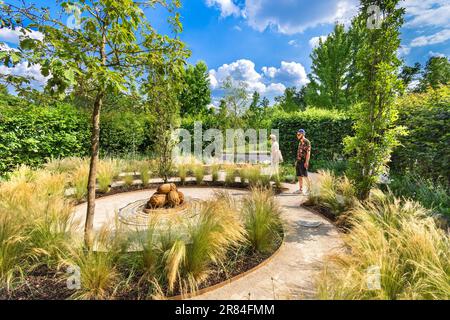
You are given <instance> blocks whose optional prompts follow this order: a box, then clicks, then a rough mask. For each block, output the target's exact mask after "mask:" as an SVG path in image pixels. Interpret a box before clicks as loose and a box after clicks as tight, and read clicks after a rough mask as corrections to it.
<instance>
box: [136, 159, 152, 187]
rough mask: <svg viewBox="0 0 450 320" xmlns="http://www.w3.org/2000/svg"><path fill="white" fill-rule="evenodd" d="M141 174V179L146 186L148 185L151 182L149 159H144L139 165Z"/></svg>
mask: <svg viewBox="0 0 450 320" xmlns="http://www.w3.org/2000/svg"><path fill="white" fill-rule="evenodd" d="M139 174H140V176H141V181H142V184H143V185H144V186H147V185H148V184H149V182H150V176H151V168H150V163H149V162H147V161H142V162H141V164H140V165H139Z"/></svg>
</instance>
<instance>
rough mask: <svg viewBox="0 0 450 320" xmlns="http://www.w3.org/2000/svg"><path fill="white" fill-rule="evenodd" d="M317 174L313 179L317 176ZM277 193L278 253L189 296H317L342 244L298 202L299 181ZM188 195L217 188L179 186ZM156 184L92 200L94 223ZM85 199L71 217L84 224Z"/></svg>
mask: <svg viewBox="0 0 450 320" xmlns="http://www.w3.org/2000/svg"><path fill="white" fill-rule="evenodd" d="M315 178H316V176H315V175H312V180H313V181H315V180H316V179H315ZM285 186H286V187H288V188H289V191H286V192H284V193H282V194H280V195H278V196H277V199H278V201H279V203H280V205H281V206H282V208H283V220H284V222H285V232H286V238H285V242H284V244H283V245H282V247H281V249H280V251H279V252H278V254H277V255H276V256H275V257H274V258H273V259H272V260H271V261H270V262H269V263H267V264H266V265H265V266H263V267H261V268H259V269H258V270H256V271H254V272H252V273H250V274H249V275H247V276H245V277H243V278H240V279H239V280H236V281H235V282H233V283H231V284H228V285H225V286H223V287H221V288H219V289H216V290H214V291H212V292H209V293H206V294H203V295H200V296H198V297H194V298H193V299H212V300H217V299H221V300H240V299H256V300H257V299H267V300H272V299H311V298H314V296H315V285H314V280H315V276H316V275H317V274H318V272H319V270H320V268H321V265H322V263H323V260H324V257H325V256H326V255H327V254H330V253H331V252H333V250H336V249H339V248H341V247H342V240H341V236H340V234H339V232H338V231H337V229H336V228H335V227H334V226H333V225H332V224H331V223H330V222H328V221H327V220H326V219H324V218H323V217H322V216H320V215H317V214H314V213H312V212H310V211H308V210H306V209H304V208H302V207H300V204H301V203H302V202H303V201H304V200H306V197H305V196H300V195H294V194H293V192H294V191H295V190H297V189H298V186H297V185H291V184H285ZM180 190H181V191H182V192H184V193H185V194H186V196H188V197H192V198H199V199H204V200H206V199H209V198H212V197H213V196H214V191H215V190H220V188H195V187H193V188H180ZM154 191H155V190H145V191H136V192H128V193H122V194H117V195H113V196H108V197H104V198H101V199H98V200H97V201H96V212H95V219H94V229H96V230H99V229H100V228H101V227H102V226H103V225H104V224H105V223H111V222H113V221H114V218H115V214H116V213H117V212H118V210H119V209H121V208H122V207H124V206H126V205H127V204H129V203H131V202H134V201H137V200H142V199H148V198H149V197H150V196H151V194H153V192H154ZM230 192H231V193H232V194H233V195H234V196H242V195H245V194H246V192H247V191H245V190H230ZM85 212H86V204H83V205H80V206H77V207H76V209H75V215H74V217H75V218H76V219H77V220H78V221H79V228H80V232H81V230H82V227H83V224H82V222H83V221H84V217H85ZM308 222H321V225H320V226H319V227H317V228H311V227H307V226H305V225H308Z"/></svg>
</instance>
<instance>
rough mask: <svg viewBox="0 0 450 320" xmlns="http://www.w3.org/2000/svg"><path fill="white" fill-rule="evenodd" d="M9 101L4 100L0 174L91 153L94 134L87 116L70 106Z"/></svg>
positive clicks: (0, 106)
mask: <svg viewBox="0 0 450 320" xmlns="http://www.w3.org/2000/svg"><path fill="white" fill-rule="evenodd" d="M5 101H6V99H3V100H2V99H1V97H0V172H5V171H9V170H12V169H14V168H15V167H16V166H17V165H20V164H27V165H31V166H36V165H39V164H42V163H43V162H45V161H46V160H48V159H50V158H52V157H53V158H58V157H69V156H85V155H86V154H87V150H88V146H89V137H90V133H89V128H88V125H87V123H88V122H87V119H88V117H87V116H86V115H85V114H84V113H82V112H80V111H78V110H76V109H75V108H74V107H72V106H70V105H67V104H60V105H57V106H54V107H37V106H33V105H24V104H22V103H10V102H11V101H6V102H7V103H5ZM15 102H17V100H16V101H15Z"/></svg>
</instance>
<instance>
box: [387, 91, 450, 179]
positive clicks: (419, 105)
mask: <svg viewBox="0 0 450 320" xmlns="http://www.w3.org/2000/svg"><path fill="white" fill-rule="evenodd" d="M398 104H399V111H400V114H399V116H400V118H399V123H400V124H402V125H404V126H405V127H406V128H407V130H408V135H407V136H405V137H402V138H401V139H400V143H401V145H400V146H399V147H397V148H396V149H395V150H394V153H393V155H392V161H391V165H390V166H391V172H407V171H410V172H414V173H416V174H419V175H420V176H423V177H425V178H432V179H433V180H438V179H440V178H443V179H446V180H447V181H445V184H448V185H449V184H450V176H449V174H448V173H449V171H450V168H449V163H450V132H449V130H448V123H449V120H450V109H449V108H448V106H449V104H450V87H449V86H443V87H441V88H438V89H430V90H429V91H428V92H426V93H413V94H409V95H405V96H403V97H402V98H400V99H399V101H398Z"/></svg>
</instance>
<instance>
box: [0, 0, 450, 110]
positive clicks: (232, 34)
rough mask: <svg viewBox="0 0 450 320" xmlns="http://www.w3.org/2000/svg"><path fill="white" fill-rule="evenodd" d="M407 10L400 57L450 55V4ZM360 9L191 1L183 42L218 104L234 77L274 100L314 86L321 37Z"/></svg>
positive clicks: (331, 1)
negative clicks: (310, 81)
mask: <svg viewBox="0 0 450 320" xmlns="http://www.w3.org/2000/svg"><path fill="white" fill-rule="evenodd" d="M35 2H36V3H37V4H41V3H45V2H44V1H35ZM45 5H48V2H47V3H46V4H45ZM402 5H403V6H404V7H405V8H406V12H407V15H406V24H405V26H404V27H403V29H402V48H401V50H400V52H399V55H400V56H401V57H402V58H404V59H405V61H406V62H407V63H408V64H410V65H412V64H413V63H414V62H420V63H422V64H424V63H425V62H426V61H427V60H428V59H429V57H430V56H432V55H444V56H447V57H449V56H450V1H448V0H405V1H403V2H402ZM357 10H358V1H357V0H316V1H310V0H185V1H183V8H182V9H181V10H180V13H181V15H182V22H183V26H184V32H183V33H182V35H181V38H182V40H184V41H185V42H186V43H187V45H188V47H189V49H190V50H191V51H192V57H191V58H190V59H189V62H190V63H196V62H197V61H199V60H203V61H205V62H206V63H207V65H208V67H209V68H210V79H211V86H212V89H213V93H214V97H215V101H216V102H217V99H218V98H219V96H220V90H219V88H220V85H221V81H223V80H224V79H225V78H226V77H227V76H232V77H233V78H234V79H236V80H242V81H245V82H247V84H248V86H249V88H250V90H257V91H259V92H260V93H261V94H262V95H264V96H268V97H269V98H271V99H273V97H274V96H276V95H279V94H281V93H282V91H283V90H284V88H286V87H290V86H297V87H300V86H302V85H304V84H306V83H307V79H306V75H307V73H308V72H309V70H310V63H311V62H310V58H309V55H310V53H311V50H312V49H313V47H314V44H315V43H317V42H318V38H319V37H325V36H326V35H327V34H328V33H329V32H330V31H331V30H332V28H333V24H334V22H336V21H339V22H343V23H346V24H348V22H349V21H350V19H351V18H352V17H353V16H354V15H355V14H356V12H357ZM147 16H148V19H149V20H150V21H151V23H152V24H153V25H154V26H155V27H156V28H157V29H158V30H159V31H160V32H164V33H165V32H168V29H167V23H166V15H165V14H164V12H163V11H161V10H148V11H147ZM10 31H11V30H10ZM9 33H11V32H9ZM11 39H12V38H11V37H10V36H9V37H8V30H1V29H0V43H1V42H5V43H6V44H7V45H9V46H10V47H14V41H11ZM13 40H14V39H13ZM22 69H24V67H22ZM25 69H26V68H25ZM1 71H2V69H1V68H0V72H1ZM3 71H5V70H4V68H3ZM20 71H21V72H24V71H27V70H20ZM30 72H31V71H30ZM41 80H42V79H41Z"/></svg>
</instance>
